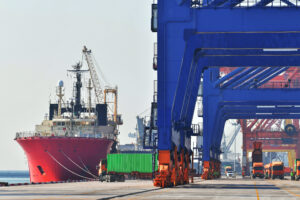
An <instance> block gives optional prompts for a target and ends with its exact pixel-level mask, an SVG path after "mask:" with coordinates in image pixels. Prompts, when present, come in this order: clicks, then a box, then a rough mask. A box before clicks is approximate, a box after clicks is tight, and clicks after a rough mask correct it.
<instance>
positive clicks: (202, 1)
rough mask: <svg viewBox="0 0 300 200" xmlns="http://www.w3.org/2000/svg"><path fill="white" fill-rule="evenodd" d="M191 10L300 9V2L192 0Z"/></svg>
mask: <svg viewBox="0 0 300 200" xmlns="http://www.w3.org/2000/svg"><path fill="white" fill-rule="evenodd" d="M190 1H191V8H249V7H267V8H268V7H299V6H300V2H298V0H223V1H220V0H190Z"/></svg>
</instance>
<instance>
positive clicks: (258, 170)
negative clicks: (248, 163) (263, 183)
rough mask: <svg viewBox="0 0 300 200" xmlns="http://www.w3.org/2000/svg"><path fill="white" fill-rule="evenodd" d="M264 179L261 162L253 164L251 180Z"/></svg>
mask: <svg viewBox="0 0 300 200" xmlns="http://www.w3.org/2000/svg"><path fill="white" fill-rule="evenodd" d="M256 177H259V178H264V164H263V163H262V162H254V163H253V167H252V178H256Z"/></svg>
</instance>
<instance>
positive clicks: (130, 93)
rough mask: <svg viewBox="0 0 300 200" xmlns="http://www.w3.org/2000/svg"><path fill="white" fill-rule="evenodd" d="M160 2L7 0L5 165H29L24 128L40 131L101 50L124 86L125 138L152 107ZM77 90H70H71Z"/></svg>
mask: <svg viewBox="0 0 300 200" xmlns="http://www.w3.org/2000/svg"><path fill="white" fill-rule="evenodd" d="M151 3H152V0H143V1H141V0H127V1H124V0H114V1H112V0H84V1H83V0H81V1H79V0H51V1H41V0H26V1H20V0H0V27H1V29H0V54H1V59H0V69H1V73H0V89H1V90H0V91H1V98H0V106H1V107H0V111H1V114H0V126H1V129H0V130H1V132H0V170H15V169H27V163H26V157H25V154H24V153H23V150H22V149H21V147H19V145H18V144H17V143H16V142H15V141H14V140H13V139H14V137H15V133H16V132H17V131H28V130H34V125H36V124H39V123H41V121H42V120H43V117H44V115H45V113H47V112H48V103H49V95H50V93H52V94H53V93H54V91H55V86H56V84H57V81H58V80H66V79H67V77H66V70H67V69H69V68H70V66H71V65H73V64H75V62H77V61H79V60H80V59H81V50H82V47H83V45H86V46H87V47H88V48H90V49H92V50H93V53H94V57H95V58H96V60H97V61H98V63H99V64H100V66H101V69H102V71H103V72H104V73H105V75H106V77H107V79H108V80H109V82H111V83H113V84H116V85H118V87H119V111H120V113H121V114H122V115H123V121H124V125H123V126H122V127H121V128H120V131H121V135H120V137H119V139H120V141H121V143H127V142H130V140H129V139H128V137H127V134H128V133H129V132H133V131H134V128H135V125H136V119H135V117H136V115H138V114H139V113H141V112H142V111H144V110H145V109H147V108H148V107H150V102H151V100H152V89H153V88H152V87H153V80H154V79H156V73H155V72H154V71H153V70H152V57H153V42H154V41H155V34H154V33H152V32H151V31H150V18H151ZM70 89H71V88H66V90H70Z"/></svg>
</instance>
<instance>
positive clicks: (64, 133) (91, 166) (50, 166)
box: [15, 47, 122, 183]
mask: <svg viewBox="0 0 300 200" xmlns="http://www.w3.org/2000/svg"><path fill="white" fill-rule="evenodd" d="M83 54H84V56H85V60H86V62H87V66H88V69H86V70H83V69H82V63H83V62H79V63H77V64H76V65H73V66H72V67H73V69H71V70H68V72H69V73H71V74H72V77H73V78H74V79H75V82H74V84H73V98H72V99H71V101H70V102H65V101H64V82H63V81H59V83H58V85H57V87H56V95H57V97H58V98H57V99H58V100H57V101H56V102H55V103H51V102H50V106H49V114H48V115H47V116H45V119H44V120H43V121H42V123H41V124H40V125H36V127H35V131H34V132H18V133H17V134H16V138H15V140H16V141H17V142H18V143H19V144H20V145H21V147H22V148H23V150H24V152H25V154H26V157H27V160H28V166H29V173H30V181H31V182H34V183H39V182H57V181H69V180H82V179H85V180H90V179H95V178H97V166H98V164H99V162H100V160H102V159H104V158H106V155H107V154H108V153H110V152H116V151H117V141H118V140H117V135H118V134H119V131H118V127H119V125H121V124H122V119H121V115H119V114H117V87H116V88H109V87H106V88H105V89H104V90H102V87H100V81H99V78H98V75H97V73H96V69H95V64H94V63H95V62H93V57H92V53H91V50H87V48H86V47H84V49H83ZM83 74H89V76H90V79H89V80H88V83H87V87H86V89H87V94H88V98H87V99H88V100H87V103H85V102H84V101H83V98H82V91H81V90H82V85H83V83H82V76H83ZM93 89H94V93H95V95H94V100H95V102H96V103H94V104H92V90H93ZM110 93H112V95H110ZM108 96H110V98H111V99H112V98H114V100H113V101H111V99H107V97H108ZM108 100H109V101H108ZM110 103H112V105H111V106H110ZM109 109H110V110H111V109H112V113H110V111H109Z"/></svg>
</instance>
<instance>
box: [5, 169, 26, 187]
mask: <svg viewBox="0 0 300 200" xmlns="http://www.w3.org/2000/svg"><path fill="white" fill-rule="evenodd" d="M0 182H8V183H9V184H13V183H30V178H29V172H28V171H20V170H19V171H16V170H1V171H0Z"/></svg>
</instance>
